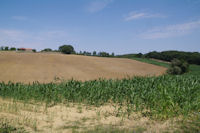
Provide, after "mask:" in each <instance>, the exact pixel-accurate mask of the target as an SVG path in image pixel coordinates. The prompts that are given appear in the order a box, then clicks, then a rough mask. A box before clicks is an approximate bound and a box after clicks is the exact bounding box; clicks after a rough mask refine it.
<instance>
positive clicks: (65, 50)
mask: <svg viewBox="0 0 200 133" xmlns="http://www.w3.org/2000/svg"><path fill="white" fill-rule="evenodd" d="M0 50H1V51H22V50H21V49H20V48H15V47H11V48H9V47H8V46H1V47H0ZM32 51H33V52H36V50H35V49H33V50H32ZM39 52H61V53H63V54H77V55H85V56H100V57H114V56H115V54H114V52H112V53H111V54H110V53H108V52H104V51H102V52H96V51H93V52H88V51H80V52H76V51H75V49H74V47H73V46H72V45H62V46H59V48H58V49H57V50H53V49H51V48H45V49H43V50H41V51H39Z"/></svg>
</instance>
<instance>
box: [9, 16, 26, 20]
mask: <svg viewBox="0 0 200 133" xmlns="http://www.w3.org/2000/svg"><path fill="white" fill-rule="evenodd" d="M11 19H13V20H19V21H25V20H28V18H27V17H25V16H12V17H11Z"/></svg>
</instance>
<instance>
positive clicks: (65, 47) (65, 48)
mask: <svg viewBox="0 0 200 133" xmlns="http://www.w3.org/2000/svg"><path fill="white" fill-rule="evenodd" d="M59 51H60V52H62V53H64V54H73V53H75V51H74V47H73V46H72V45H62V46H60V47H59Z"/></svg>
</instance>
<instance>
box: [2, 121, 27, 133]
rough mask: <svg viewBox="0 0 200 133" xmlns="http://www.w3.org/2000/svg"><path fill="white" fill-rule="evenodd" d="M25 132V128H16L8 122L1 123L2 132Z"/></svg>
mask: <svg viewBox="0 0 200 133" xmlns="http://www.w3.org/2000/svg"><path fill="white" fill-rule="evenodd" d="M12 132H15V133H25V130H24V129H23V128H16V127H13V126H11V125H9V124H8V123H3V122H2V123H0V133H12Z"/></svg>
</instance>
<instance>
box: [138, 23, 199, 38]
mask: <svg viewBox="0 0 200 133" xmlns="http://www.w3.org/2000/svg"><path fill="white" fill-rule="evenodd" d="M197 28H200V20H197V21H191V22H188V23H183V24H175V25H168V26H165V27H157V28H153V29H151V30H149V31H146V32H144V33H142V34H141V35H140V36H141V37H142V38H143V39H159V38H169V37H176V36H182V35H186V34H189V33H190V32H192V31H193V30H195V29H197Z"/></svg>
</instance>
